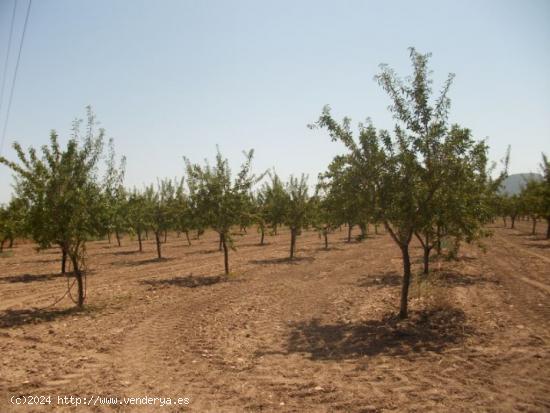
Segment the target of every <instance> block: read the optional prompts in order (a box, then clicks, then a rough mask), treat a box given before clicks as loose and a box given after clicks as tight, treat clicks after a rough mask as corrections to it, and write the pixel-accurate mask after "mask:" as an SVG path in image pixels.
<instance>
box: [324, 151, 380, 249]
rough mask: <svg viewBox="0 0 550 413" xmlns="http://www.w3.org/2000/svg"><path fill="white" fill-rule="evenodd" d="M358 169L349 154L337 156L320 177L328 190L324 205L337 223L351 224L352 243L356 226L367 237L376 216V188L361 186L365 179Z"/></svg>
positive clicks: (348, 225) (325, 189)
mask: <svg viewBox="0 0 550 413" xmlns="http://www.w3.org/2000/svg"><path fill="white" fill-rule="evenodd" d="M358 172H359V170H358V169H357V168H353V167H351V166H350V164H349V162H348V159H347V157H346V156H336V157H335V158H334V159H333V160H332V162H331V163H330V164H329V166H328V170H327V171H326V172H325V173H324V174H321V175H320V176H319V178H320V181H319V184H318V186H319V188H322V189H323V192H324V193H325V198H326V199H325V201H324V204H325V205H326V206H327V208H330V218H332V221H334V223H335V224H338V225H341V224H346V225H347V227H348V242H351V231H352V228H353V226H354V225H358V226H359V228H360V229H361V235H360V236H359V239H363V238H365V237H366V235H367V234H366V231H367V227H368V223H369V221H374V220H375V219H376V216H375V215H376V214H375V202H374V191H373V190H372V188H364V189H365V190H361V189H360V188H361V181H362V179H361V174H360V173H358ZM327 212H328V210H327ZM327 218H328V217H327Z"/></svg>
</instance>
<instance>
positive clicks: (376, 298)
mask: <svg viewBox="0 0 550 413" xmlns="http://www.w3.org/2000/svg"><path fill="white" fill-rule="evenodd" d="M342 234H343V233H342ZM342 234H340V233H336V234H335V235H334V236H333V245H332V248H331V249H330V250H328V251H325V250H323V249H322V248H320V247H321V244H322V243H321V241H320V240H319V239H318V238H317V236H316V234H314V233H306V234H305V235H304V236H302V237H300V239H299V243H298V247H299V259H298V260H296V261H295V262H293V263H289V262H288V261H286V260H285V259H284V258H285V257H286V254H287V247H288V245H287V241H288V240H287V234H285V233H282V234H280V235H279V236H277V237H269V239H268V240H269V242H270V245H268V246H264V247H260V246H258V245H257V244H256V243H257V235H256V234H255V233H252V232H251V233H249V234H248V235H246V236H244V237H242V238H241V239H239V241H238V245H240V248H239V249H238V251H237V252H235V253H232V255H231V264H232V268H233V271H234V272H235V275H234V276H233V277H231V278H230V279H229V281H224V280H223V279H222V278H221V277H219V275H218V274H219V271H220V269H221V264H222V262H221V257H220V255H219V253H218V252H217V251H216V247H215V245H216V239H215V237H214V235H213V234H209V235H208V236H207V237H205V238H203V239H201V240H200V241H194V243H193V244H194V245H193V246H191V247H186V246H185V243H184V241H183V240H181V239H176V238H173V239H171V240H169V243H168V244H166V245H165V253H166V257H167V258H168V259H167V260H165V261H162V262H160V263H159V262H156V261H154V260H153V259H151V258H152V257H153V256H154V250H153V245H152V243H147V244H146V248H147V249H148V251H150V252H148V253H145V254H136V253H135V252H134V248H135V246H133V245H127V246H125V247H123V248H112V247H109V246H108V245H107V244H106V243H104V242H102V243H95V244H94V245H93V247H92V248H91V250H90V255H91V256H93V258H94V267H93V270H94V273H93V275H91V276H90V280H89V281H90V282H89V297H88V298H89V303H90V309H89V310H88V311H87V312H85V313H72V312H70V311H68V310H64V309H63V308H62V307H61V308H59V310H56V311H57V312H53V311H51V312H49V313H48V314H47V315H46V316H44V315H43V314H41V313H40V315H37V314H36V313H30V315H29V314H27V313H25V311H28V308H29V305H30V304H31V303H34V302H36V303H42V302H48V300H50V299H51V297H52V296H53V295H56V294H58V293H59V291H62V288H63V287H62V286H63V284H62V283H63V282H64V280H63V279H59V278H57V277H55V276H51V277H50V276H45V277H42V278H40V276H41V275H42V274H50V273H52V274H55V267H57V266H58V263H57V262H56V261H55V260H54V259H55V257H56V255H55V252H54V251H52V252H49V253H48V255H43V254H40V255H36V254H34V253H32V250H30V247H29V248H27V247H25V248H22V249H21V250H20V251H16V253H17V254H19V256H18V257H15V256H14V257H12V258H9V259H7V260H4V262H0V288H1V289H0V299H1V301H0V305H1V306H2V308H0V311H2V310H3V311H4V312H3V313H2V315H1V317H0V323H2V324H1V326H2V327H1V328H0V352H1V353H0V354H2V356H1V357H2V358H1V360H0V363H1V364H0V369H1V370H0V371H1V373H2V374H0V398H1V400H2V401H1V402H0V404H2V406H1V407H5V406H4V405H3V403H4V402H3V401H4V400H6V398H7V397H8V396H9V395H10V394H13V393H14V392H15V393H18V394H25V393H26V394H36V393H39V394H46V393H49V394H75V395H84V394H86V395H88V394H89V395H97V394H101V395H118V396H137V397H143V396H152V397H155V396H156V397H159V396H162V397H189V398H190V400H191V403H190V404H189V406H186V407H185V408H183V411H196V412H242V411H254V412H257V411H292V412H329V411H330V412H334V411H342V412H367V411H373V412H375V411H396V412H397V411H441V412H447V411H456V412H470V411H494V412H497V411H498V412H500V411H522V410H523V411H548V410H550V397H549V394H550V380H549V378H548V377H549V376H550V374H548V373H549V372H550V361H549V360H550V328H549V327H550V308H549V306H548V303H549V297H550V295H549V294H548V291H546V290H545V289H543V288H537V286H536V285H534V284H533V283H539V284H541V285H544V286H546V285H548V284H549V281H548V280H549V278H548V265H547V263H546V262H545V260H543V259H541V257H536V256H534V255H532V254H525V253H524V251H523V250H522V249H521V248H526V247H525V246H521V245H518V246H516V245H515V244H514V243H517V242H518V241H517V240H516V239H515V238H513V236H512V235H511V234H509V233H508V232H506V231H504V230H503V231H500V230H498V229H497V233H496V235H495V238H494V239H493V240H492V241H490V242H489V244H490V246H489V248H488V251H487V253H485V254H484V253H482V252H481V251H480V250H478V249H476V248H474V247H468V248H465V249H464V255H463V257H462V258H461V260H460V261H459V262H455V263H448V262H439V263H434V265H433V268H434V269H437V268H439V272H438V274H437V279H438V280H439V281H438V282H436V281H434V283H435V284H433V286H432V287H430V288H428V290H423V289H422V288H426V287H422V288H421V287H418V286H417V285H414V286H413V289H412V298H411V309H412V313H411V318H410V320H408V321H406V322H400V321H398V320H396V319H395V318H394V317H393V316H392V315H393V314H395V312H396V305H397V303H398V295H399V288H400V281H401V277H400V276H399V269H400V260H399V252H398V250H397V248H395V246H394V245H393V243H392V241H391V240H390V239H389V237H387V236H384V235H380V236H373V237H371V238H369V239H367V240H366V241H365V242H363V243H351V244H348V243H345V242H343V235H342ZM517 238H519V237H517ZM542 254H544V252H543V253H542ZM21 256H24V257H25V259H24V260H22V259H21ZM413 256H414V257H415V266H416V268H419V267H420V262H421V253H420V250H419V249H418V248H416V247H415V248H414V249H413ZM38 260H43V261H45V262H36V261H38ZM22 261H27V262H26V263H23V264H21V262H22ZM25 274H26V277H25ZM9 277H11V278H9ZM29 277H30V278H29ZM37 277H38V278H37ZM523 278H527V279H529V280H530V281H532V283H527V282H525V281H524V280H523ZM38 280H40V281H38ZM438 283H439V284H440V285H441V286H440V287H437V285H438ZM434 303H435V304H434ZM436 304H437V306H438V311H433V310H431V309H432V308H434V305H436ZM66 305H67V308H68V307H69V304H66ZM10 311H11V313H10ZM17 311H19V312H22V314H23V316H22V315H21V314H20V313H17ZM14 312H15V313H14ZM113 409H114V410H122V411H132V410H135V407H134V408H133V409H129V408H123V407H120V406H117V407H116V408H113V407H106V406H102V407H98V406H96V407H90V408H85V409H84V410H93V411H112V410H113ZM157 409H158V406H157V408H154V407H141V408H139V409H138V410H139V411H157ZM5 410H6V411H10V406H7V409H2V411H5ZM73 410H75V411H82V409H76V408H73ZM13 411H22V410H21V409H19V410H17V409H14V410H13ZM44 411H45V410H44ZM164 411H182V408H169V407H168V408H164Z"/></svg>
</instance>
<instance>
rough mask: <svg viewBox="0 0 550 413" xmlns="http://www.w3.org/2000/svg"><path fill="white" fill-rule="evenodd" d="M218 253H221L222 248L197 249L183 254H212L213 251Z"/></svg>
mask: <svg viewBox="0 0 550 413" xmlns="http://www.w3.org/2000/svg"><path fill="white" fill-rule="evenodd" d="M216 252H217V253H220V254H223V250H222V251H220V250H219V249H218V248H216V249H214V250H197V251H187V252H186V253H185V254H186V255H195V254H201V255H203V254H205V255H206V254H214V253H216Z"/></svg>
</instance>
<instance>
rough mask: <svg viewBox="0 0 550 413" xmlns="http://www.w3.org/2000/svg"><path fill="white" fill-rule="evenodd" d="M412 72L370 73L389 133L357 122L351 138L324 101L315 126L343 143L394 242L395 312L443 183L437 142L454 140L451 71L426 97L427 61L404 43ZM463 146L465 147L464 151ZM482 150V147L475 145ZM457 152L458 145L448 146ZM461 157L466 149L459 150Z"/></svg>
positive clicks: (403, 312) (404, 310)
mask: <svg viewBox="0 0 550 413" xmlns="http://www.w3.org/2000/svg"><path fill="white" fill-rule="evenodd" d="M410 57H411V61H412V66H413V74H412V76H411V77H409V78H407V79H406V80H402V79H400V78H399V77H398V76H397V75H396V73H395V72H394V71H393V70H392V69H390V68H389V67H388V66H386V65H382V66H381V73H380V74H379V75H377V76H376V79H377V80H378V82H379V84H380V85H381V86H382V88H383V89H384V90H385V91H386V92H387V93H388V95H389V96H390V98H391V101H392V105H391V106H390V110H391V112H392V113H393V115H394V119H395V120H396V124H395V127H394V133H393V134H390V133H389V132H387V131H380V132H377V131H376V129H375V128H374V126H372V124H370V123H368V124H367V126H365V125H363V124H360V125H359V138H358V142H356V141H355V140H354V138H353V134H352V132H351V129H350V120H349V119H348V118H345V119H344V121H343V122H342V123H341V124H340V123H338V122H336V121H335V120H334V119H333V118H332V116H331V114H330V109H329V108H328V107H325V109H324V111H323V113H322V115H321V117H320V118H319V120H318V121H317V123H316V125H315V126H318V127H323V128H327V129H328V131H329V134H330V136H331V138H332V139H333V140H339V141H341V142H342V143H344V145H345V146H346V147H347V149H348V151H349V153H348V155H347V157H346V160H347V162H348V163H349V165H350V167H351V168H353V169H354V170H355V173H357V174H358V175H359V176H360V179H361V184H360V186H359V187H358V190H359V191H362V192H363V193H365V195H366V196H368V194H372V195H373V196H374V198H373V199H374V202H375V205H376V214H377V215H378V216H379V217H380V218H381V220H382V221H383V222H384V226H385V227H386V230H387V232H388V233H389V234H390V236H391V238H392V239H393V240H394V241H395V243H396V244H397V246H398V247H399V249H400V251H401V255H402V259H403V283H402V289H401V300H400V310H399V316H400V317H401V318H406V317H407V314H408V292H409V285H410V279H411V259H410V254H409V245H410V242H411V239H412V237H413V235H414V234H415V232H418V231H421V230H422V228H423V227H424V226H425V225H426V222H433V221H432V215H431V214H433V212H434V205H435V199H436V194H437V193H438V191H439V190H440V189H441V187H442V186H443V185H445V184H446V181H445V174H444V162H443V161H442V160H444V159H445V153H446V152H447V151H445V150H443V148H447V147H449V146H450V147H452V146H453V145H458V143H453V138H454V137H453V136H452V135H451V134H449V128H448V127H447V118H448V111H449V107H450V100H449V98H448V97H447V93H448V90H449V87H450V85H451V82H452V79H453V75H449V77H448V79H447V81H446V82H445V83H444V85H443V88H442V90H441V93H440V95H439V96H438V97H437V98H436V99H432V94H433V93H432V86H431V85H432V80H431V79H430V77H429V71H428V69H427V63H428V60H429V57H430V55H429V54H427V55H422V54H420V53H418V52H416V50H415V49H413V48H411V49H410ZM470 149H471V148H470V147H467V148H466V153H469V152H470ZM478 150H481V151H483V150H485V151H486V147H479V148H478ZM451 152H452V153H459V151H458V150H457V151H451ZM464 157H467V155H464ZM476 225H477V224H476Z"/></svg>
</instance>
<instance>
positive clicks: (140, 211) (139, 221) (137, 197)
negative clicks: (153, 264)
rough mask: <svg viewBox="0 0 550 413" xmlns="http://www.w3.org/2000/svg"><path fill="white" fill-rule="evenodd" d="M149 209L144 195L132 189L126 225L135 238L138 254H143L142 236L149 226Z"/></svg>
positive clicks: (150, 204) (150, 206)
mask: <svg viewBox="0 0 550 413" xmlns="http://www.w3.org/2000/svg"><path fill="white" fill-rule="evenodd" d="M151 208H152V202H150V203H148V199H147V197H146V195H145V193H143V192H140V191H138V190H137V189H135V188H134V190H133V191H132V192H131V193H130V195H129V196H128V223H129V225H130V228H131V230H132V231H133V233H134V234H135V235H136V236H137V239H138V245H139V252H143V235H144V233H145V231H146V230H147V228H149V227H150V226H151V219H152V218H151Z"/></svg>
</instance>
